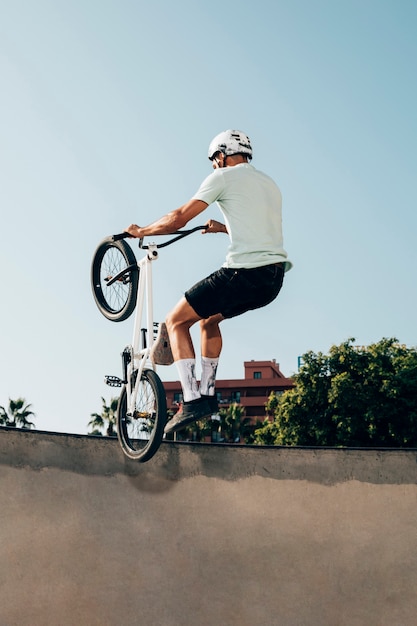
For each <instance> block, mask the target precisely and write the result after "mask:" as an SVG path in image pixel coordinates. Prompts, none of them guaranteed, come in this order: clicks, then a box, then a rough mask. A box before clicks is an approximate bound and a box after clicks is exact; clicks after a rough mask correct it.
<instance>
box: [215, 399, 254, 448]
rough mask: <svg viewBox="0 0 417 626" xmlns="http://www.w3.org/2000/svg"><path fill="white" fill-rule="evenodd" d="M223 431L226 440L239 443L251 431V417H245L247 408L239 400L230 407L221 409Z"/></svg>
mask: <svg viewBox="0 0 417 626" xmlns="http://www.w3.org/2000/svg"><path fill="white" fill-rule="evenodd" d="M219 414H220V423H221V432H222V435H223V438H224V440H225V441H231V442H234V443H238V442H239V441H241V440H242V439H243V440H244V439H245V438H246V436H247V435H248V434H249V432H250V419H249V417H245V409H244V408H243V407H242V406H241V405H240V404H237V402H233V403H232V404H231V405H230V406H229V408H227V409H220V411H219Z"/></svg>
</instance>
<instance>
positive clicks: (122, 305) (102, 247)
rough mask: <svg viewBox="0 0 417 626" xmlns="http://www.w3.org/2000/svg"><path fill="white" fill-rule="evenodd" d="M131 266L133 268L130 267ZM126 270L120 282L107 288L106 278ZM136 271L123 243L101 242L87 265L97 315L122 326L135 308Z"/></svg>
mask: <svg viewBox="0 0 417 626" xmlns="http://www.w3.org/2000/svg"><path fill="white" fill-rule="evenodd" d="M132 266H133V267H132ZM128 267H130V269H129V270H128V271H127V272H126V273H125V274H124V275H123V276H122V278H121V279H120V280H118V281H116V282H115V283H113V284H112V285H108V284H107V283H108V281H109V278H111V277H112V276H115V275H116V274H118V273H120V272H122V271H123V269H124V268H128ZM138 282H139V269H138V267H137V263H136V257H135V255H134V253H133V250H132V248H131V247H130V246H129V244H128V243H126V241H124V240H123V239H121V240H119V241H112V240H110V239H104V240H103V241H102V242H101V243H100V244H99V245H98V247H97V249H96V251H95V253H94V256H93V260H92V263H91V287H92V290H93V295H94V300H95V302H96V304H97V307H98V309H99V311H100V312H101V313H102V314H103V315H104V317H105V318H107V319H108V320H110V321H111V322H122V321H123V320H126V319H127V318H128V317H130V316H131V315H132V313H133V311H134V310H135V307H136V297H137V293H138Z"/></svg>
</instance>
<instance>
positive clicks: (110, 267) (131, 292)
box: [91, 226, 205, 462]
mask: <svg viewBox="0 0 417 626" xmlns="http://www.w3.org/2000/svg"><path fill="white" fill-rule="evenodd" d="M204 228H205V226H196V227H195V228H192V229H190V230H180V231H177V232H175V233H172V235H173V237H172V238H171V239H169V240H168V241H164V242H163V243H160V244H155V243H149V244H147V245H144V243H143V239H139V248H140V249H141V250H144V251H146V253H145V255H144V256H143V257H142V258H141V259H140V260H139V261H138V260H137V259H136V256H135V254H134V252H133V250H132V248H131V247H130V245H129V244H128V243H127V241H126V239H127V238H129V237H130V236H129V235H128V233H120V234H118V235H112V236H110V237H107V238H106V239H103V241H101V242H100V244H99V245H98V247H97V248H96V251H95V253H94V256H93V260H92V263H91V286H92V290H93V295H94V300H95V302H96V304H97V307H98V309H99V311H100V312H101V313H102V314H103V315H104V317H105V318H107V319H108V320H110V321H112V322H121V321H123V320H126V319H128V318H129V317H130V316H131V315H132V313H133V311H134V310H135V308H136V313H135V317H134V328H133V338H132V343H131V344H129V345H127V346H126V347H125V348H124V349H123V351H122V353H121V357H122V377H121V378H120V377H118V376H105V382H106V384H107V385H109V386H110V387H121V393H120V396H119V401H118V405H117V437H118V440H119V443H120V445H121V448H122V450H123V452H124V453H125V454H126V456H127V457H129V458H130V459H135V460H137V461H140V462H145V461H148V460H149V459H151V458H152V457H153V455H154V454H155V452H156V451H157V450H158V448H159V446H160V445H161V441H162V439H163V436H164V427H165V424H166V422H167V403H166V394H165V390H164V387H163V385H162V382H161V379H160V377H159V376H158V374H157V373H156V365H155V363H154V362H153V360H152V359H151V351H152V347H153V345H154V342H155V339H156V337H157V333H158V327H159V324H158V323H157V322H155V321H154V317H153V291H152V264H153V262H154V261H156V260H157V259H158V257H159V252H158V251H159V250H160V249H161V248H164V247H165V246H169V245H171V244H173V243H175V242H176V241H178V240H180V239H182V238H183V237H186V236H188V235H191V234H192V233H194V232H196V231H198V230H203V229H204Z"/></svg>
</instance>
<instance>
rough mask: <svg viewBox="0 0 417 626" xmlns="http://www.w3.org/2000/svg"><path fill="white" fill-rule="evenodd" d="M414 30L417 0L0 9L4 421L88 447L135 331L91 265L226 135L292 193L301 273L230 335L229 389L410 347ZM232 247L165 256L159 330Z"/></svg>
mask: <svg viewBox="0 0 417 626" xmlns="http://www.w3.org/2000/svg"><path fill="white" fill-rule="evenodd" d="M416 31H417V3H416V2H415V1H414V0H412V1H411V0H347V1H345V2H342V1H338V0H337V1H335V0H321V1H315V0H291V1H290V0H285V1H282V0H274V1H272V0H259V1H258V2H248V1H247V2H242V0H239V1H238V0H227V2H223V3H221V4H220V3H216V2H200V1H197V2H196V1H195V0H192V1H191V0H180V1H179V2H175V3H173V2H170V1H168V0H159V1H155V2H143V1H141V0H139V1H135V2H133V1H132V0H106V1H104V2H103V1H100V2H99V1H98V0H88V1H85V0H82V1H81V0H71V2H63V1H58V2H56V1H55V0H38V1H37V2H33V1H31V0H26V1H25V0H14V2H8V3H6V2H3V3H2V4H1V7H0V71H1V73H0V75H1V98H0V115H1V123H0V172H1V173H0V178H1V185H0V201H1V202H0V207H1V232H2V237H1V246H0V259H1V273H2V304H1V310H0V321H1V344H0V351H1V365H0V404H7V402H8V398H9V397H11V398H14V399H15V398H17V397H19V396H23V397H24V398H26V400H27V402H30V403H31V404H32V405H33V410H34V411H35V413H36V418H35V423H36V426H37V428H39V429H48V430H56V431H62V432H78V433H84V432H87V422H88V421H89V419H90V414H91V413H92V412H95V411H99V410H100V408H101V400H100V398H101V396H104V397H105V398H106V399H110V398H111V396H112V395H113V394H112V390H111V389H110V388H108V387H106V386H105V385H104V383H103V376H104V374H116V375H118V374H119V373H120V357H119V354H120V352H121V349H122V348H123V347H124V346H125V345H126V344H127V343H129V342H130V337H131V332H132V321H131V320H128V321H127V322H124V323H121V324H114V323H111V322H109V321H107V320H106V319H105V318H104V317H102V316H101V315H100V313H99V312H98V310H97V309H96V308H95V304H94V302H93V299H92V295H91V292H90V284H89V272H90V262H91V258H92V255H93V252H94V249H95V247H96V245H97V243H98V242H99V241H100V240H101V239H102V238H103V237H105V236H107V235H109V234H112V233H114V232H118V231H120V230H123V229H124V228H125V227H126V226H127V225H128V224H130V223H131V222H136V223H139V224H146V223H149V222H150V221H152V220H154V219H156V218H158V217H160V216H161V215H162V214H164V213H166V212H167V211H169V210H171V209H174V208H177V207H178V206H180V205H181V204H183V203H184V202H185V201H186V200H188V199H189V198H190V197H191V195H192V194H193V193H194V192H195V190H196V189H197V187H198V185H199V184H200V182H201V180H202V179H203V178H204V177H205V176H206V175H207V174H208V173H209V172H210V171H211V168H210V163H209V162H208V160H207V156H206V154H207V146H208V143H209V142H210V140H211V139H212V137H213V136H214V135H215V134H217V133H218V132H220V131H221V130H225V129H226V128H237V129H241V130H244V131H245V132H246V133H247V134H248V135H249V136H250V137H251V139H252V143H253V146H254V159H253V165H254V166H255V167H257V168H259V169H261V170H263V171H265V172H267V173H268V174H270V175H271V176H272V177H273V178H274V179H275V180H276V181H277V183H278V184H279V186H280V188H281V190H282V194H283V212H284V237H285V247H286V249H287V251H288V253H289V256H290V258H291V260H292V261H293V263H294V268H293V269H292V270H291V271H290V272H289V273H288V274H287V276H286V282H285V285H284V288H283V291H282V292H281V294H280V296H279V298H278V300H277V301H276V302H275V303H273V304H272V305H270V306H269V307H268V308H266V309H263V310H262V311H257V312H256V313H250V314H247V315H246V316H243V317H242V318H239V319H236V320H233V321H230V322H226V323H224V326H223V333H224V351H223V355H222V360H221V365H220V367H219V372H218V374H219V378H241V377H242V376H243V361H245V360H250V359H257V360H258V359H261V360H264V359H265V360H266V359H273V358H275V359H276V360H277V361H278V362H279V363H280V366H281V369H282V371H283V372H284V374H286V375H287V376H289V375H291V374H292V373H293V372H295V371H296V369H297V357H298V356H299V355H301V354H303V353H304V352H306V351H308V350H314V351H318V350H321V351H324V352H327V351H328V349H329V348H330V346H331V345H333V344H338V343H340V342H342V341H344V340H346V339H347V338H349V337H355V338H356V340H357V343H358V344H369V343H371V342H374V341H378V340H379V339H381V338H382V337H397V338H398V339H399V340H400V341H401V342H403V343H406V344H407V345H409V346H415V345H416V343H417V339H416V335H417V324H416V313H415V311H416V309H417V293H416V291H417V290H416V270H417V251H416V249H417V246H416V241H415V239H416V232H417V216H416V179H417V157H416V150H417V148H416V146H417V116H416V111H417V92H416V89H417V88H416V84H417V81H416V66H417V65H416V61H417V38H416V35H415V34H416ZM206 216H207V218H209V217H213V218H215V219H218V218H219V217H220V213H219V210H218V209H217V207H216V206H212V207H209V209H208V210H207V212H206ZM200 221H201V219H200ZM226 247H227V238H226V237H222V236H221V235H213V236H208V235H206V236H201V235H200V234H197V235H195V236H194V237H193V239H192V240H191V239H188V240H187V241H186V242H185V243H183V244H181V245H178V246H176V247H173V248H171V249H169V251H167V252H166V254H164V255H163V256H161V259H160V261H158V263H157V264H156V265H155V267H154V270H155V283H156V289H157V297H158V301H157V303H156V314H157V317H158V319H162V318H163V317H164V315H165V312H166V311H167V310H169V309H170V308H171V306H172V305H173V304H174V303H175V302H176V301H177V300H178V298H179V297H180V296H181V295H182V293H183V291H184V290H185V289H186V288H187V287H189V286H190V285H191V284H193V282H195V281H196V280H198V279H200V278H201V277H202V276H203V275H206V274H207V273H209V272H210V271H212V270H213V269H216V268H217V267H218V266H219V265H220V264H221V263H222V261H223V258H224V255H225V251H226ZM159 373H160V374H161V375H162V376H163V377H165V378H166V379H167V380H175V379H177V374H176V370H175V369H174V368H173V367H170V368H165V369H164V368H160V370H159ZM113 391H114V390H113ZM116 391H117V390H116Z"/></svg>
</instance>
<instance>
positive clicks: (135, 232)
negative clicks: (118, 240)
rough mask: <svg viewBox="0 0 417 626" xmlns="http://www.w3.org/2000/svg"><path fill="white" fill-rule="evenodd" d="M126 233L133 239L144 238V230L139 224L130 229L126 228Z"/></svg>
mask: <svg viewBox="0 0 417 626" xmlns="http://www.w3.org/2000/svg"><path fill="white" fill-rule="evenodd" d="M125 233H129V235H130V236H131V237H137V238H138V239H141V237H143V234H142V228H141V227H140V226H138V225H137V224H131V225H130V226H129V227H128V228H125Z"/></svg>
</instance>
